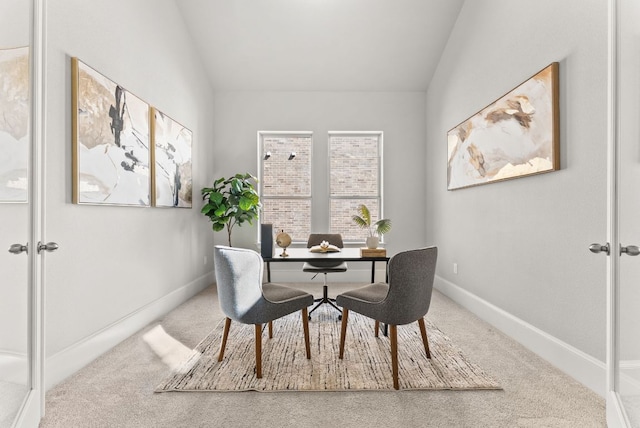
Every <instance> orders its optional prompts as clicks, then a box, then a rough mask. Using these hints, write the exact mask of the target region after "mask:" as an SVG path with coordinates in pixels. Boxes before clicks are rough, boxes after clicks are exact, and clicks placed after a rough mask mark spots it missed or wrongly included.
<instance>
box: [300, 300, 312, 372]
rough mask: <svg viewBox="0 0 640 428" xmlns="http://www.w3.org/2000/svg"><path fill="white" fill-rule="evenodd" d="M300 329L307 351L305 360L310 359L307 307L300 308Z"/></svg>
mask: <svg viewBox="0 0 640 428" xmlns="http://www.w3.org/2000/svg"><path fill="white" fill-rule="evenodd" d="M302 330H303V331H304V349H305V351H307V360H310V359H311V345H310V343H309V313H308V311H307V308H303V309H302Z"/></svg>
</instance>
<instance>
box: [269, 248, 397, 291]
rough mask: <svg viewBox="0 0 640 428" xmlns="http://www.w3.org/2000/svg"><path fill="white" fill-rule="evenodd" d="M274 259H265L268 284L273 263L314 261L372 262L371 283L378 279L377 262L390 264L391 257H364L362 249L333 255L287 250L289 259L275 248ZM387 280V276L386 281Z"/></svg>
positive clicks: (343, 249) (294, 249)
mask: <svg viewBox="0 0 640 428" xmlns="http://www.w3.org/2000/svg"><path fill="white" fill-rule="evenodd" d="M274 251H275V253H274V255H273V257H264V261H265V263H266V264H267V282H271V263H275V262H278V263H281V262H313V261H314V260H336V261H340V262H371V282H372V283H373V282H375V279H376V262H385V272H386V265H387V263H389V257H387V256H385V257H362V256H360V248H342V250H340V251H336V252H333V253H312V252H311V251H309V249H308V248H287V254H289V257H280V254H282V249H281V248H275V249H274ZM386 280H387V278H386V274H385V281H386Z"/></svg>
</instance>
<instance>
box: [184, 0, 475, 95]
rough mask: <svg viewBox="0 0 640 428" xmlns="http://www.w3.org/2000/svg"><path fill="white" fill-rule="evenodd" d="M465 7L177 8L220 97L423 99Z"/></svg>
mask: <svg viewBox="0 0 640 428" xmlns="http://www.w3.org/2000/svg"><path fill="white" fill-rule="evenodd" d="M462 3H463V0H176V4H177V5H178V7H179V9H180V11H181V13H182V15H183V18H184V21H185V23H186V26H187V28H188V29H189V31H190V32H191V35H192V37H193V40H194V44H195V46H196V49H197V50H198V52H199V53H200V55H201V57H202V61H203V64H204V66H205V68H206V70H207V72H208V74H209V76H210V79H211V84H212V86H213V88H214V90H216V91H424V90H426V89H427V87H428V85H429V82H430V80H431V77H432V76H433V73H434V71H435V68H436V66H437V64H438V61H439V59H440V55H441V53H442V51H443V49H444V47H445V45H446V43H447V40H448V38H449V34H450V32H451V29H452V27H453V25H454V24H455V21H456V18H457V16H458V13H459V11H460V8H461V7H462Z"/></svg>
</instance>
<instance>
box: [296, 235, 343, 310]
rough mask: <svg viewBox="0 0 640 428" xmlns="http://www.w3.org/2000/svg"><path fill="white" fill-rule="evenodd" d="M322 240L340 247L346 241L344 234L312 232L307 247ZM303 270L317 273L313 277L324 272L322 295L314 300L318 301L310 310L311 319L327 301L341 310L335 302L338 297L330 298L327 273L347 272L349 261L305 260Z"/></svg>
mask: <svg viewBox="0 0 640 428" xmlns="http://www.w3.org/2000/svg"><path fill="white" fill-rule="evenodd" d="M322 241H327V242H328V243H329V244H331V245H335V246H336V247H338V248H343V247H344V243H343V242H342V235H340V234H339V233H312V234H310V235H309V239H308V240H307V248H311V247H313V246H316V245H320V243H321V242H322ZM302 271H303V272H311V273H314V274H315V275H314V276H313V278H315V277H316V275H318V274H319V273H321V274H323V285H322V297H321V298H319V299H315V300H314V301H315V302H317V303H316V305H315V306H314V307H313V308H312V309H311V311H309V319H311V314H312V313H313V311H315V310H316V309H318V308H319V307H320V305H324V304H325V303H326V304H328V305H331V306H332V307H333V308H335V309H336V310H337V311H338V312H340V308H338V307H337V306H336V304H335V301H336V299H331V298H329V287H328V286H327V274H328V273H334V272H346V271H347V263H346V262H344V261H340V260H322V259H319V260H314V261H313V262H305V263H304V264H303V265H302ZM313 278H312V279H313Z"/></svg>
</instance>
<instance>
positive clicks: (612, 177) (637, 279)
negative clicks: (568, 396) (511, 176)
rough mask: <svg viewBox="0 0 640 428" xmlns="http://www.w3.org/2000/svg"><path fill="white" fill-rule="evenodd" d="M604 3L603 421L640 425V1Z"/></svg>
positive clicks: (628, 0)
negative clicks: (607, 36)
mask: <svg viewBox="0 0 640 428" xmlns="http://www.w3.org/2000/svg"><path fill="white" fill-rule="evenodd" d="M609 5H610V16H609V25H610V57H609V113H610V116H609V198H608V199H609V210H608V212H609V214H608V217H609V221H608V223H609V228H608V229H609V231H608V241H609V243H608V244H607V245H606V248H602V249H603V250H605V251H603V252H605V253H606V252H609V254H608V255H609V257H608V259H609V260H608V264H607V266H608V267H607V269H608V284H607V289H608V299H607V302H608V335H607V423H608V425H609V427H640V257H637V256H638V255H639V254H640V250H639V249H638V245H640V27H639V26H638V24H637V23H638V20H640V2H638V1H637V0H609ZM596 247H597V246H596ZM593 250H597V248H592V251H593Z"/></svg>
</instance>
